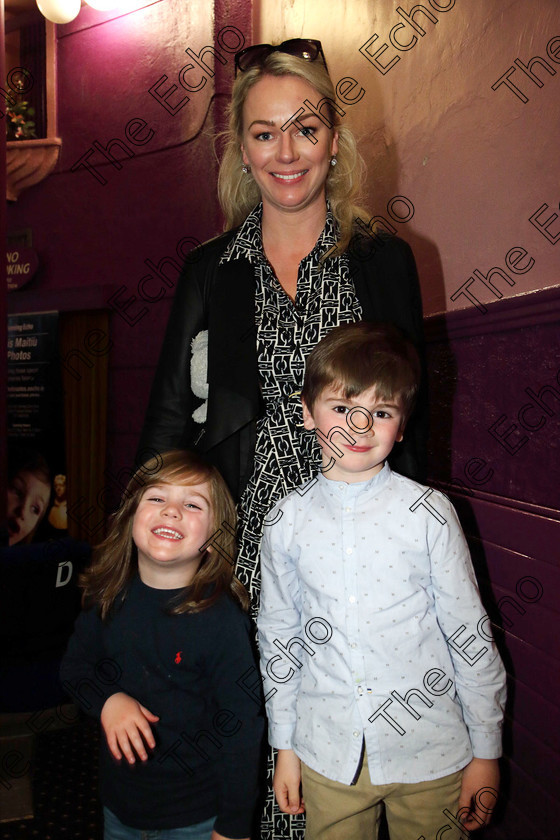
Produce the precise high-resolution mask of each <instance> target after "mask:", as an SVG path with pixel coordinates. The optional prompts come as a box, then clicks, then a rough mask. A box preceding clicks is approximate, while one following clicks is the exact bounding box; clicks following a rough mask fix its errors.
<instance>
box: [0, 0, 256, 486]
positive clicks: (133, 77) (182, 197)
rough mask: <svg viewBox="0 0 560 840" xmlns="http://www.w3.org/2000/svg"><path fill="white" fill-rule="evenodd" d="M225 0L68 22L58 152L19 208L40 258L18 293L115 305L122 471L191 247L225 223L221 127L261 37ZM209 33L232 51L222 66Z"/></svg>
mask: <svg viewBox="0 0 560 840" xmlns="http://www.w3.org/2000/svg"><path fill="white" fill-rule="evenodd" d="M227 6H228V4H225V3H223V2H219V0H218V2H211V0H189V3H185V2H182V0H159V2H155V3H154V2H152V3H150V2H137V3H135V4H134V6H133V8H132V10H130V5H129V7H128V8H129V11H127V12H126V13H125V14H118V13H116V12H113V13H101V12H96V11H94V10H93V9H91V8H88V7H84V8H83V9H82V11H81V12H80V14H79V16H78V17H77V18H76V20H75V21H73V22H72V23H70V24H68V25H66V26H60V27H58V28H57V29H58V49H57V52H58V115H59V116H58V135H59V136H60V137H62V141H63V144H62V152H61V158H60V162H59V164H58V167H57V169H56V171H55V173H54V174H53V175H51V176H50V177H49V178H47V179H46V180H45V181H43V182H42V183H41V184H39V185H37V186H36V187H33V188H32V189H30V190H29V191H28V192H25V193H23V194H22V196H21V197H20V199H19V200H18V202H17V203H15V204H12V205H10V206H9V208H8V230H9V231H15V230H19V229H21V228H27V227H30V228H31V229H32V231H33V246H34V248H36V250H37V251H38V253H39V256H40V259H41V269H40V273H39V274H37V276H36V277H35V278H34V280H33V281H32V285H31V286H29V287H28V288H27V290H26V293H25V298H22V297H20V298H19V301H22V300H24V301H25V306H31V307H33V308H37V307H39V308H45V306H47V307H48V308H67V307H70V308H82V307H83V308H90V307H92V306H95V307H100V306H106V307H108V308H110V309H111V310H112V318H111V339H112V341H113V347H112V350H111V356H110V393H109V421H108V424H109V438H108V464H109V465H110V470H111V472H112V474H113V475H114V474H116V472H117V471H118V470H119V469H123V468H129V467H130V465H131V463H132V460H133V457H134V452H135V449H136V445H137V441H138V434H139V430H140V425H141V423H142V419H143V415H144V411H145V407H146V403H147V399H148V393H149V388H150V384H151V379H152V376H153V367H154V365H155V363H156V360H157V356H158V353H159V347H160V344H161V340H162V337H163V330H164V327H165V323H166V321H167V316H168V312H169V304H170V301H171V298H172V295H173V287H174V284H175V281H176V277H177V273H178V270H179V267H180V265H181V264H182V262H183V255H184V254H185V253H186V252H187V251H188V250H189V249H190V248H191V247H192V246H193V244H196V242H203V241H204V240H206V239H208V238H210V237H211V236H214V235H215V234H216V233H219V232H220V230H221V224H222V223H221V217H220V211H219V207H218V204H217V200H216V188H215V185H216V178H217V168H216V159H215V155H214V151H213V141H212V137H213V135H214V133H215V132H216V130H219V129H221V128H222V127H223V111H224V103H225V102H226V101H227V91H228V89H229V85H230V83H231V80H232V78H233V61H232V56H233V53H234V52H235V51H236V50H237V49H238V48H240V46H242V45H243V44H242V41H243V38H246V39H247V41H248V42H249V41H250V39H251V21H250V10H251V2H250V0H244V2H239V3H236V4H235V9H234V10H232V9H229V8H228V7H227ZM224 27H226V29H224ZM206 46H212V47H214V48H216V49H217V50H218V52H219V53H220V55H221V56H222V58H223V60H224V63H223V64H222V63H220V61H219V59H217V60H216V62H215V64H216V75H215V77H213V76H212V66H213V56H212V55H211V54H210V53H209V52H208V51H205V53H203V54H201V50H202V49H203V48H204V47H206ZM188 48H190V49H191V50H193V51H194V53H195V54H196V55H198V56H200V58H201V60H202V61H203V62H205V63H206V64H207V65H208V67H209V68H210V69H209V70H206V71H205V70H203V68H201V67H200V66H199V65H197V64H196V62H193V60H192V58H191V57H190V56H189V55H187V54H186V53H185V50H187V49H188ZM189 63H191V64H193V65H194V66H193V67H192V68H187V69H185V71H184V75H183V81H184V82H185V84H186V85H187V86H188V87H189V88H193V87H198V86H200V89H199V90H198V91H196V92H193V91H192V90H187V89H185V88H184V87H181V86H180V83H179V78H178V76H179V72H180V71H181V70H182V68H185V67H186V65H188V64H189ZM165 77H167V78H165ZM158 81H159V82H160V84H159V85H158V84H157V83H158ZM173 85H174V86H175V87H176V89H175V90H171V88H172V86H173ZM153 86H156V89H155V90H154V92H153V93H154V94H155V96H158V95H159V97H160V98H159V100H158V99H157V98H155V96H154V95H152V94H150V92H149V89H150V88H152V87H153ZM165 97H166V101H165V102H163V103H162V101H161V100H162V99H165ZM187 97H188V99H187ZM113 141H118V142H113ZM95 144H98V145H95ZM103 148H104V149H105V150H106V152H105V154H104V153H103ZM108 156H109V157H108ZM111 157H112V158H114V159H115V160H111ZM80 162H81V163H80ZM88 167H89V168H88ZM147 261H150V262H149V263H148V262H147ZM162 261H163V262H162ZM157 267H159V268H160V270H161V272H162V273H163V274H164V276H165V279H162V278H161V277H158V276H157ZM139 285H140V290H141V291H139ZM102 287H104V288H103V289H102ZM142 294H143V296H144V298H145V299H144V300H141V295H142ZM113 295H116V297H113ZM159 296H161V299H160V300H157V301H154V300H149V298H152V299H154V298H157V297H159ZM111 299H112V300H111ZM10 303H11V304H12V305H18V301H17V300H16V299H15V298H13V297H12V298H11V300H10ZM19 305H20V306H21V304H19Z"/></svg>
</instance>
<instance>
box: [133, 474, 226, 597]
mask: <svg viewBox="0 0 560 840" xmlns="http://www.w3.org/2000/svg"><path fill="white" fill-rule="evenodd" d="M212 529H213V515H212V507H211V493H210V487H209V485H208V484H207V483H203V484H191V485H188V486H182V485H176V484H160V485H156V486H153V487H148V488H147V489H146V490H145V491H144V493H143V494H142V497H141V499H140V502H139V504H138V507H137V509H136V513H135V514H134V520H133V524H132V539H133V541H134V544H135V545H136V548H137V550H138V572H139V575H140V579H141V580H142V581H143V582H144V583H145V584H147V585H148V586H151V587H152V588H154V589H178V588H180V587H183V586H187V585H188V584H189V583H190V582H191V580H192V579H193V577H194V575H195V573H196V571H197V569H198V567H199V566H200V562H201V560H202V557H203V552H201V551H200V548H201V546H202V545H203V544H204V543H205V542H206V540H207V539H208V538H209V537H210V536H211V534H212ZM208 550H210V549H208Z"/></svg>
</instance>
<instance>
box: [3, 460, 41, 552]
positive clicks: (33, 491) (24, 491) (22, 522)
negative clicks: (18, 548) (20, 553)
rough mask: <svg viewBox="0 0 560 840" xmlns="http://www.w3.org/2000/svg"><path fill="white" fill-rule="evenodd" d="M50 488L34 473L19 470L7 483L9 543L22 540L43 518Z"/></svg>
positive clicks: (13, 543)
mask: <svg viewBox="0 0 560 840" xmlns="http://www.w3.org/2000/svg"><path fill="white" fill-rule="evenodd" d="M50 495H51V488H50V485H49V484H46V483H45V482H44V481H43V480H42V479H40V478H39V477H38V476H37V475H35V473H32V472H28V471H27V470H20V472H18V473H16V475H15V476H14V478H13V479H12V481H10V483H9V485H8V505H7V519H8V535H9V544H10V545H15V544H16V543H18V542H21V541H22V540H24V539H25V538H26V537H27V536H29V534H30V533H31V531H33V529H34V528H35V527H36V526H37V525H38V524H39V522H40V521H41V519H42V518H43V516H44V514H45V511H46V509H47V506H48V504H49V499H50Z"/></svg>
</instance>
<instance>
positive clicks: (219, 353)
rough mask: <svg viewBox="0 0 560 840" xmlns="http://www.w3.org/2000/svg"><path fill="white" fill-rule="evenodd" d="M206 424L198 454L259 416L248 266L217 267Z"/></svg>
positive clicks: (235, 262)
mask: <svg viewBox="0 0 560 840" xmlns="http://www.w3.org/2000/svg"><path fill="white" fill-rule="evenodd" d="M208 311H209V320H208V331H209V342H208V381H209V382H211V383H212V388H210V393H209V397H208V420H207V424H206V435H205V440H203V441H201V444H202V448H203V449H205V450H206V449H209V448H210V447H212V446H214V445H215V444H217V443H219V442H221V441H223V440H225V439H226V438H228V437H229V436H230V435H232V434H234V433H235V432H236V431H238V429H240V428H241V427H242V426H245V425H246V424H247V423H249V422H250V421H251V420H254V419H255V417H256V416H257V415H258V414H259V412H260V391H259V379H258V368H257V350H256V341H255V338H256V328H255V276H254V270H253V267H252V265H251V264H250V263H249V261H248V260H245V259H236V260H230V261H229V262H226V263H224V264H223V265H221V266H219V267H218V269H217V272H216V278H215V282H214V286H213V289H212V293H211V296H210V304H209V307H208Z"/></svg>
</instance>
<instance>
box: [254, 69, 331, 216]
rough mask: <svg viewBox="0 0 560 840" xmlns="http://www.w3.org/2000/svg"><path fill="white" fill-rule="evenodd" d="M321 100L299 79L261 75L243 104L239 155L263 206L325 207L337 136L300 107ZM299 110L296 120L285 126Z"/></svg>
mask: <svg viewBox="0 0 560 840" xmlns="http://www.w3.org/2000/svg"><path fill="white" fill-rule="evenodd" d="M320 98H321V97H320V94H319V93H318V92H317V91H316V90H315V88H314V87H312V86H311V85H310V84H308V83H307V82H305V81H304V80H303V79H300V78H299V77H298V76H264V77H263V78H262V79H261V80H260V81H259V82H257V83H256V84H255V85H254V86H253V87H252V88H251V90H250V91H249V93H248V95H247V98H246V100H245V105H244V106H243V138H242V143H241V151H242V153H243V162H244V163H245V164H247V165H249V166H250V167H251V172H252V174H253V178H254V179H255V181H256V182H257V184H258V187H259V189H260V191H261V196H262V200H263V205H264V206H265V207H266V206H269V207H274V208H276V209H278V210H281V211H284V212H285V211H291V212H297V211H300V210H303V209H304V208H307V207H309V206H311V205H314V204H320V205H321V206H323V205H324V203H325V181H326V179H327V174H328V172H329V167H330V160H331V157H332V155H334V154H336V152H337V150H338V132H336V131H333V130H332V129H330V128H328V126H327V125H325V123H323V122H322V120H320V119H319V117H317V116H316V115H315V114H314V113H313V112H312V111H311V109H310V108H309V107H308V106H306V105H305V104H304V100H306V99H307V100H308V101H309V102H310V103H311V104H312V105H317V104H318V102H319V100H320ZM300 109H303V110H302V111H301V113H300V115H299V116H298V117H297V122H294V121H292V122H290V120H293V118H294V115H295V114H297V112H298V111H299V110H300ZM323 110H324V109H323ZM287 123H288V125H286V124H287ZM282 126H285V129H284V130H282ZM310 137H313V139H314V140H316V142H315V143H314V142H313V140H312V139H310Z"/></svg>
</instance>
